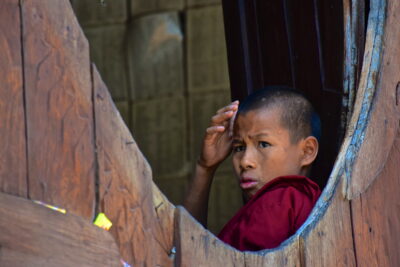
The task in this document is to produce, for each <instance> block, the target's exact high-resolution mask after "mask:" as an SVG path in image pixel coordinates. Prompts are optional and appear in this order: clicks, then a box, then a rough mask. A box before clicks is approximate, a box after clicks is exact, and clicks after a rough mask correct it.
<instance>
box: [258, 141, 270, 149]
mask: <svg viewBox="0 0 400 267" xmlns="http://www.w3.org/2000/svg"><path fill="white" fill-rule="evenodd" d="M270 145H271V144H270V143H268V142H264V141H261V142H259V143H258V146H259V147H261V148H266V147H269V146H270Z"/></svg>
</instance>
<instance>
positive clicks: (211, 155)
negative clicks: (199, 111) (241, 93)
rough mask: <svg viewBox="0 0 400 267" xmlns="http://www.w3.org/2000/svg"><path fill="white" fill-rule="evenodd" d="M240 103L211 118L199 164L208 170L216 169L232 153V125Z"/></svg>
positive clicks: (219, 111) (235, 103) (229, 106)
mask: <svg viewBox="0 0 400 267" xmlns="http://www.w3.org/2000/svg"><path fill="white" fill-rule="evenodd" d="M238 106H239V101H234V102H232V103H231V104H229V105H228V106H225V107H223V108H221V109H220V110H218V111H217V113H216V114H215V115H214V116H213V117H212V118H211V124H210V127H208V128H207V130H206V134H205V137H204V140H203V148H202V152H201V154H200V158H199V160H198V164H199V165H200V166H202V167H203V168H206V169H215V168H217V167H218V165H219V164H220V163H221V162H222V161H223V160H224V159H225V158H226V157H228V155H229V154H230V152H231V145H232V136H231V131H232V129H231V128H232V123H233V120H234V118H235V115H236V112H237V110H238Z"/></svg>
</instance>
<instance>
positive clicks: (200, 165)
mask: <svg viewBox="0 0 400 267" xmlns="http://www.w3.org/2000/svg"><path fill="white" fill-rule="evenodd" d="M218 165H219V164H216V165H214V166H208V165H207V164H205V162H204V161H203V160H201V158H198V159H197V161H196V167H197V168H198V169H200V170H202V171H203V172H205V173H208V174H213V173H214V172H215V171H216V170H217V168H218Z"/></svg>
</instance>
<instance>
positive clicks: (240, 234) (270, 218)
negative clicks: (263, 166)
mask: <svg viewBox="0 0 400 267" xmlns="http://www.w3.org/2000/svg"><path fill="white" fill-rule="evenodd" d="M320 194H321V191H320V189H319V187H318V185H317V184H316V183H314V182H313V181H312V180H310V179H309V178H307V177H304V176H284V177H278V178H275V179H274V180H272V181H270V182H269V183H267V184H266V185H265V186H264V187H263V188H261V189H260V190H259V191H258V192H257V193H256V194H255V195H254V196H253V197H252V198H251V199H250V200H249V201H248V202H247V203H246V205H244V206H243V207H242V208H241V209H240V210H239V211H238V213H237V214H236V215H235V216H234V217H233V218H232V219H231V220H230V221H229V222H228V224H227V225H226V226H225V227H224V229H223V230H222V231H221V233H220V235H219V237H220V238H221V239H222V240H224V241H225V242H227V243H229V244H231V245H233V246H234V247H236V248H238V249H240V250H259V249H265V248H273V247H276V246H278V245H279V244H280V243H281V242H282V241H283V240H285V239H286V238H288V237H289V236H290V235H292V234H294V233H295V232H296V230H297V229H298V228H299V227H300V226H301V225H302V224H303V223H304V221H305V220H306V219H307V217H308V215H309V213H310V211H311V210H312V208H313V207H314V205H315V202H316V201H317V200H318V197H319V196H320ZM235 240H242V241H243V240H247V241H246V242H244V241H243V242H242V241H240V242H236V241H235Z"/></svg>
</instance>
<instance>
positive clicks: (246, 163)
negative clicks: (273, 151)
mask: <svg viewBox="0 0 400 267" xmlns="http://www.w3.org/2000/svg"><path fill="white" fill-rule="evenodd" d="M240 167H241V168H242V169H243V170H248V169H254V168H255V167H256V162H255V158H254V153H253V151H252V149H246V150H245V152H244V154H243V157H242V158H241V159H240Z"/></svg>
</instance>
